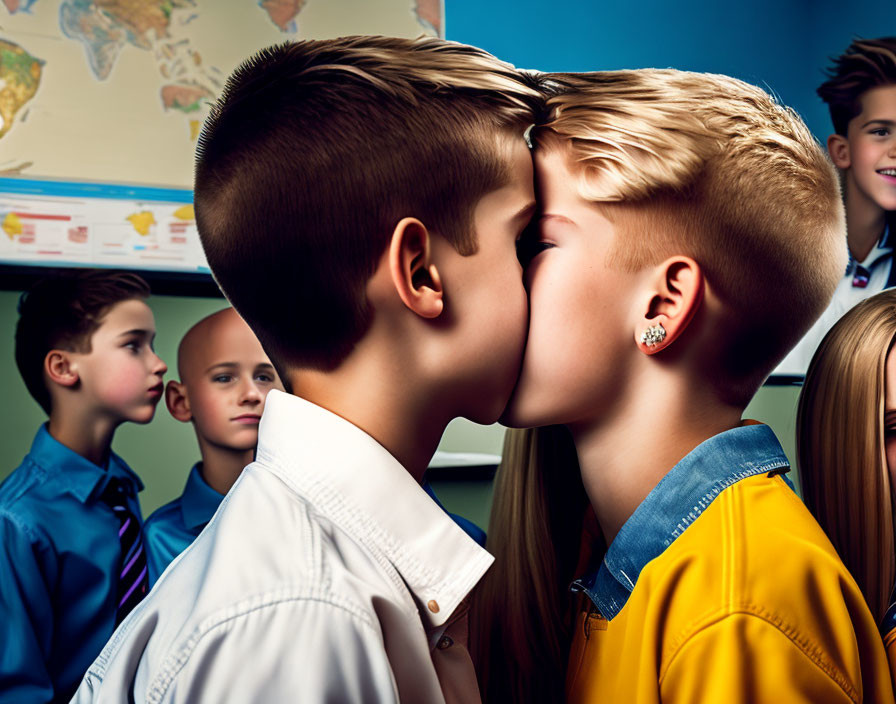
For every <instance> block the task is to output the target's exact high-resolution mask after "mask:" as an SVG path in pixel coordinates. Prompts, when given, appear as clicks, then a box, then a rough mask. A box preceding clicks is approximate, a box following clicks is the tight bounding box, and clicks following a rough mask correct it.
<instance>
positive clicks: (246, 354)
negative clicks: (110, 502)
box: [144, 308, 282, 585]
mask: <svg viewBox="0 0 896 704" xmlns="http://www.w3.org/2000/svg"><path fill="white" fill-rule="evenodd" d="M177 372H178V376H179V377H180V381H169V382H168V386H167V388H166V389H165V402H166V405H167V406H168V410H169V412H170V413H171V415H172V416H174V417H175V418H176V419H177V420H179V421H181V422H183V423H188V422H192V423H193V428H194V429H195V431H196V439H197V440H198V442H199V453H200V456H201V457H202V459H201V460H200V461H199V462H197V463H196V464H195V465H193V468H192V469H191V470H190V475H189V477H188V478H187V485H186V487H185V488H184V493H183V494H182V495H181V496H179V497H178V498H176V499H175V500H174V501H172V502H171V503H168V504H165V505H164V506H162V507H161V508H160V509H158V510H157V511H156V512H155V513H153V514H152V515H151V516H150V517H149V518H148V519H147V520H146V524H145V527H144V532H145V536H146V538H145V540H146V551H147V557H148V562H149V579H150V585H152V584H155V583H156V580H158V578H159V576H160V575H161V574H162V572H164V571H165V568H166V567H167V566H168V564H169V563H170V562H171V561H172V560H173V559H174V558H175V557H177V556H178V555H179V554H180V553H181V552H183V551H184V550H185V549H186V548H187V546H189V545H190V543H192V542H193V540H194V539H195V538H196V536H197V535H199V533H200V532H201V531H202V529H203V528H204V527H205V525H206V524H207V523H208V522H209V521H210V520H211V517H212V516H213V515H214V514H215V511H216V510H217V509H218V505H219V504H220V503H221V500H222V499H223V498H224V495H225V494H226V493H227V492H228V491H229V490H230V487H231V486H233V483H234V482H235V481H236V479H237V477H238V476H239V475H240V472H241V471H242V470H243V467H245V466H246V465H247V464H249V463H250V462H252V461H253V459H254V454H255V446H256V445H257V444H258V423H259V421H260V420H261V413H262V411H263V410H264V402H265V398H266V397H267V394H268V391H270V390H271V389H273V388H278V389H282V386H281V384H280V381H279V379H278V378H277V374H276V372H275V371H274V367H273V365H272V364H271V361H270V360H269V359H268V357H267V355H266V354H265V353H264V350H263V349H262V347H261V344H260V343H259V342H258V339H257V338H256V337H255V334H254V333H253V332H252V331H251V330H250V329H249V326H248V325H246V323H245V322H243V319H242V318H240V316H239V315H238V314H237V313H236V311H234V310H233V308H225V309H224V310H220V311H218V312H217V313H213V314H212V315H209V316H208V317H206V318H203V319H202V320H200V321H199V322H198V323H196V324H195V325H194V326H193V327H192V328H190V330H188V331H187V334H186V335H184V337H183V339H182V340H181V341H180V346H179V347H178V349H177Z"/></svg>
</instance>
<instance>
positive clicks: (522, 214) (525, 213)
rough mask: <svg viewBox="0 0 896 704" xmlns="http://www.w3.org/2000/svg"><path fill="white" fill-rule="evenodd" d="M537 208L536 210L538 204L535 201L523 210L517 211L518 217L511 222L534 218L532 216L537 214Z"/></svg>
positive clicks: (515, 216) (514, 217)
mask: <svg viewBox="0 0 896 704" xmlns="http://www.w3.org/2000/svg"><path fill="white" fill-rule="evenodd" d="M535 208H536V204H535V201H534V200H533V201H532V202H531V203H529V204H528V205H525V206H523V207H522V208H520V209H519V210H518V211H517V213H516V215H514V216H513V217H512V218H511V220H523V219H526V220H528V219H529V218H531V217H532V214H533V213H534V212H535Z"/></svg>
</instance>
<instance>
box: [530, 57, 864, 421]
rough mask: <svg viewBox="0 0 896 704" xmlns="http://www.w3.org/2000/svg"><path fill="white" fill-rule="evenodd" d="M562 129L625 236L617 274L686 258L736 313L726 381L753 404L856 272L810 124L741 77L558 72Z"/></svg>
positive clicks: (583, 174) (728, 329) (587, 194)
mask: <svg viewBox="0 0 896 704" xmlns="http://www.w3.org/2000/svg"><path fill="white" fill-rule="evenodd" d="M552 80H553V81H554V82H555V85H557V86H559V90H558V92H557V94H556V95H554V96H553V97H551V98H550V99H549V100H548V103H547V108H548V110H549V119H548V120H547V122H546V123H545V124H544V125H543V127H542V128H541V129H539V130H538V131H537V133H536V139H537V140H538V141H539V142H541V143H544V142H545V141H546V140H550V139H556V138H559V139H560V140H561V141H562V142H563V143H565V144H566V145H567V146H568V148H569V154H570V156H571V158H572V160H573V161H574V162H575V163H577V164H578V165H579V166H580V167H581V169H580V172H579V182H578V191H579V194H580V195H581V197H582V198H584V199H585V200H588V201H591V202H593V203H599V204H601V205H602V209H603V210H605V211H606V212H605V214H606V215H607V216H608V217H609V218H610V219H611V221H614V222H617V226H619V225H621V232H622V236H620V237H619V238H617V245H616V247H615V249H614V252H613V253H612V255H611V264H614V265H616V266H619V267H621V268H623V269H625V270H638V269H640V268H642V267H645V266H650V265H654V264H658V263H660V262H662V261H663V260H664V259H666V258H667V257H670V256H673V255H680V254H684V255H687V256H691V257H693V258H694V259H695V260H696V261H697V262H698V263H699V264H700V265H701V267H702V268H703V271H704V274H705V276H706V280H707V283H708V285H709V286H710V287H711V289H712V290H713V292H714V293H715V294H716V295H717V296H718V297H719V298H720V299H721V301H722V302H723V303H724V305H725V307H726V310H727V315H726V316H725V320H723V321H722V326H721V328H720V330H719V333H720V334H719V336H718V339H719V340H720V342H722V343H723V344H721V345H720V347H719V349H718V350H714V353H715V356H716V358H717V360H718V369H716V370H714V372H715V373H717V374H718V375H719V378H720V379H721V380H723V381H727V382H730V383H729V389H728V391H729V393H731V394H733V395H734V396H735V397H736V398H735V399H734V400H737V401H742V402H744V403H745V402H746V401H747V400H749V398H750V396H752V394H753V393H754V392H755V389H756V388H757V387H758V386H759V384H760V383H761V382H762V380H763V379H764V378H765V376H767V374H768V373H769V372H770V371H771V370H772V369H773V368H774V366H775V365H776V364H777V362H778V361H780V360H781V359H782V358H783V357H784V355H785V354H786V353H787V351H788V350H789V349H790V348H791V347H792V346H793V345H794V344H796V342H797V341H798V340H799V339H800V337H801V336H802V335H803V334H804V333H805V332H806V330H808V328H809V327H810V326H811V324H812V323H813V322H814V320H815V319H816V318H817V317H818V316H819V315H820V314H821V312H822V311H823V310H824V308H825V307H826V305H827V304H828V302H829V301H830V298H831V296H832V295H833V292H834V289H835V287H836V285H837V282H838V280H839V279H840V277H841V276H842V274H843V271H844V269H845V266H846V258H847V249H846V227H845V220H844V214H843V206H842V203H841V196H840V189H839V184H838V181H837V175H836V171H835V169H834V167H833V165H832V164H831V163H830V161H829V160H828V158H827V156H826V154H825V152H824V151H823V149H822V148H821V146H820V145H819V144H818V142H817V141H816V140H815V139H814V138H813V137H812V135H811V134H810V132H809V130H808V129H807V128H806V126H805V124H804V123H803V122H802V120H801V119H800V118H799V116H798V115H797V114H796V113H795V112H793V110H790V109H789V108H786V107H783V106H781V105H779V104H778V103H776V102H775V100H774V99H773V98H772V97H771V96H769V95H768V94H767V93H766V92H765V91H763V90H761V89H759V88H756V87H755V86H751V85H748V84H746V83H744V82H743V81H739V80H737V79H734V78H730V77H728V76H721V75H714V74H702V73H691V72H686V71H676V70H673V69H642V70H632V71H607V72H595V73H585V74H553V76H552Z"/></svg>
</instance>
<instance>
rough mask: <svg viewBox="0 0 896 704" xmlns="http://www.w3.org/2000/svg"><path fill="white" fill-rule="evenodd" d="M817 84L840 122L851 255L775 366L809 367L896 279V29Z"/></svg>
mask: <svg viewBox="0 0 896 704" xmlns="http://www.w3.org/2000/svg"><path fill="white" fill-rule="evenodd" d="M829 76H830V78H829V79H828V80H827V81H825V82H824V83H822V84H821V85H820V86H819V87H818V95H819V97H821V99H822V100H823V101H824V102H825V103H827V105H828V108H829V109H830V112H831V122H832V123H833V124H834V134H832V135H831V136H830V137H828V153H829V154H830V156H831V160H832V161H833V162H834V165H835V166H836V167H837V168H838V169H839V170H840V182H841V187H842V189H843V202H844V205H845V206H846V242H847V245H848V247H849V263H848V264H847V267H846V272H845V274H844V276H843V278H841V279H840V283H839V284H838V285H837V290H836V291H835V292H834V297H833V299H832V300H831V303H830V305H829V306H828V308H827V310H825V312H824V313H822V315H821V317H820V318H819V319H818V321H817V322H816V323H815V325H813V326H812V328H811V329H810V330H809V332H808V333H806V335H805V337H804V338H803V339H802V340H801V341H800V343H799V344H798V345H797V346H796V347H795V348H794V349H793V350H792V351H791V352H790V354H788V355H787V357H786V358H785V359H784V361H783V362H781V364H780V365H779V366H778V368H777V369H776V370H775V372H776V373H777V374H797V375H802V374H805V372H806V370H807V369H808V367H809V362H810V360H811V359H812V355H813V354H814V352H815V350H816V348H817V347H818V345H819V344H820V343H821V339H822V338H823V337H824V336H825V334H826V333H827V331H828V330H830V329H831V327H833V325H834V323H836V322H837V321H838V320H840V318H841V317H842V316H843V315H844V314H845V313H846V312H847V311H848V310H850V309H851V308H852V307H853V306H854V305H856V304H857V303H859V302H860V301H864V300H865V299H866V298H869V297H871V296H873V295H874V294H876V293H880V292H881V291H883V290H884V289H886V288H892V287H893V286H896V271H894V269H893V244H894V242H893V228H894V217H893V214H894V212H896V37H881V38H880V39H857V40H855V41H854V42H853V43H852V44H850V45H849V48H847V50H846V51H845V52H844V53H843V54H842V55H841V56H839V57H838V58H837V59H835V61H834V65H833V67H832V68H831V70H830V72H829Z"/></svg>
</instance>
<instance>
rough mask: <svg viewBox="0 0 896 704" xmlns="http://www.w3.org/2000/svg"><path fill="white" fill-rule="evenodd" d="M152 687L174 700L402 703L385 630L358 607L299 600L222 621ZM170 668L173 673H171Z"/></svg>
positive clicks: (173, 659)
mask: <svg viewBox="0 0 896 704" xmlns="http://www.w3.org/2000/svg"><path fill="white" fill-rule="evenodd" d="M168 662H170V663H179V662H183V663H184V664H183V666H182V668H180V669H179V670H177V671H176V672H174V671H173V670H172V669H171V668H167V667H163V668H162V672H163V674H162V675H161V676H160V677H159V678H157V680H156V682H155V683H154V685H153V686H152V687H151V688H150V690H149V692H148V695H149V698H150V699H153V700H156V697H158V700H159V701H162V702H166V703H168V704H175V703H177V704H180V703H183V704H186V703H187V702H189V703H191V704H193V703H197V704H204V703H208V704H211V703H215V704H217V703H218V702H222V701H239V702H277V701H297V702H303V703H308V704H315V703H318V702H319V703H324V702H328V703H329V702H332V703H334V704H335V703H336V702H340V703H343V702H344V703H345V704H354V703H356V702H357V703H360V702H364V703H365V704H397V702H398V700H399V699H398V693H397V690H396V685H395V681H394V677H393V675H392V669H391V667H390V665H389V661H388V659H387V657H386V651H385V647H384V643H383V638H382V634H381V632H380V630H379V628H378V626H377V625H375V624H373V623H372V622H371V620H370V619H369V617H367V616H366V615H365V614H364V613H363V612H361V611H360V610H354V609H352V608H350V607H346V606H339V605H334V604H333V603H331V602H328V601H323V600H311V599H300V600H296V601H293V602H289V603H288V604H283V603H282V602H281V603H279V604H277V605H274V606H271V607H268V608H265V607H262V608H258V609H253V610H250V611H247V612H246V613H243V614H242V615H240V616H237V617H235V618H231V619H228V620H226V621H223V622H221V623H219V624H217V625H216V626H214V627H213V628H210V629H209V630H208V631H206V632H205V634H204V635H203V636H202V637H201V638H199V639H198V640H197V641H196V646H195V648H194V649H193V650H192V651H191V652H189V653H185V652H180V653H176V654H174V655H173V656H172V657H170V658H168ZM166 670H168V671H169V673H170V674H169V675H166V674H165V671H166Z"/></svg>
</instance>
